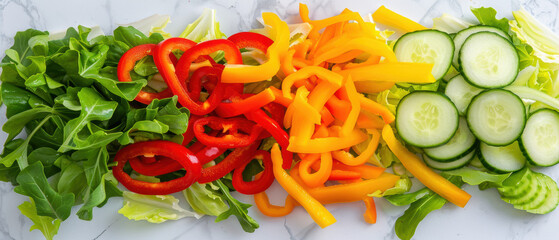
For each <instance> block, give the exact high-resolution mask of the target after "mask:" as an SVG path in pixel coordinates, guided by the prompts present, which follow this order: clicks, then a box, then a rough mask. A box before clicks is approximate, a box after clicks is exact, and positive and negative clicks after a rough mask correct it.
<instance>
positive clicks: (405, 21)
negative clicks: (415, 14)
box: [373, 6, 427, 32]
mask: <svg viewBox="0 0 559 240" xmlns="http://www.w3.org/2000/svg"><path fill="white" fill-rule="evenodd" d="M373 20H374V21H375V22H376V23H380V24H383V25H386V26H389V27H393V28H395V29H398V30H400V31H403V32H413V31H417V30H423V29H427V28H426V27H424V26H422V25H421V24H419V23H416V22H414V21H412V20H411V19H409V18H407V17H404V16H402V15H400V14H398V13H395V12H393V11H392V10H390V9H388V8H386V7H385V6H380V7H379V8H378V9H377V10H376V11H375V12H374V13H373Z"/></svg>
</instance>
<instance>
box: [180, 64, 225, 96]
mask: <svg viewBox="0 0 559 240" xmlns="http://www.w3.org/2000/svg"><path fill="white" fill-rule="evenodd" d="M222 71H223V68H219V67H210V66H205V67H201V68H198V69H196V71H194V73H192V76H191V77H190V80H189V81H188V94H189V95H190V97H191V98H192V99H196V100H198V99H199V98H200V92H201V91H202V86H204V88H205V89H206V90H207V91H208V93H209V94H210V98H208V102H210V103H209V104H214V105H216V104H219V102H221V100H222V98H223V94H224V88H223V83H221V81H219V76H221V72H222ZM204 78H206V81H203V79H204ZM214 90H215V91H214ZM214 101H217V102H216V103H214Z"/></svg>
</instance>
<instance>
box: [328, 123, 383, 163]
mask: <svg viewBox="0 0 559 240" xmlns="http://www.w3.org/2000/svg"><path fill="white" fill-rule="evenodd" d="M367 132H368V133H369V134H371V135H372V139H371V141H370V142H369V144H367V148H366V149H365V150H364V151H363V152H362V153H361V154H360V155H359V156H357V157H354V156H353V155H352V154H351V153H350V152H348V151H344V150H338V151H334V152H332V156H333V157H334V158H335V159H336V160H338V161H340V162H342V163H343V164H345V165H348V166H358V165H363V164H365V163H366V162H367V160H369V158H370V157H372V156H373V154H375V152H376V150H377V147H378V143H379V140H380V132H379V131H378V130H376V129H367Z"/></svg>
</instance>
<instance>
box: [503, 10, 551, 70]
mask: <svg viewBox="0 0 559 240" xmlns="http://www.w3.org/2000/svg"><path fill="white" fill-rule="evenodd" d="M512 15H513V16H514V18H515V20H514V21H510V22H509V23H510V27H511V31H512V32H514V33H516V36H517V37H518V38H519V39H520V40H521V41H522V42H523V43H526V44H527V45H529V46H530V47H531V48H532V51H533V52H532V53H531V54H532V55H533V56H536V57H537V58H538V59H540V60H541V61H543V62H546V63H552V64H559V36H557V35H556V34H555V33H554V32H553V31H551V29H549V28H548V27H547V26H545V25H544V24H542V23H540V22H539V21H538V20H537V19H536V18H534V17H533V16H532V15H530V13H528V12H527V11H526V10H524V9H521V10H518V11H513V12H512ZM558 67H559V65H556V68H555V69H557V68H558Z"/></svg>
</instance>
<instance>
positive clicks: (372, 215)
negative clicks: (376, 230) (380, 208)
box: [363, 197, 377, 224]
mask: <svg viewBox="0 0 559 240" xmlns="http://www.w3.org/2000/svg"><path fill="white" fill-rule="evenodd" d="M363 202H364V203H365V207H366V208H367V210H366V211H365V213H363V218H364V219H365V222H367V223H370V224H374V223H376V222H377V207H376V205H375V199H373V197H365V198H364V199H363Z"/></svg>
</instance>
